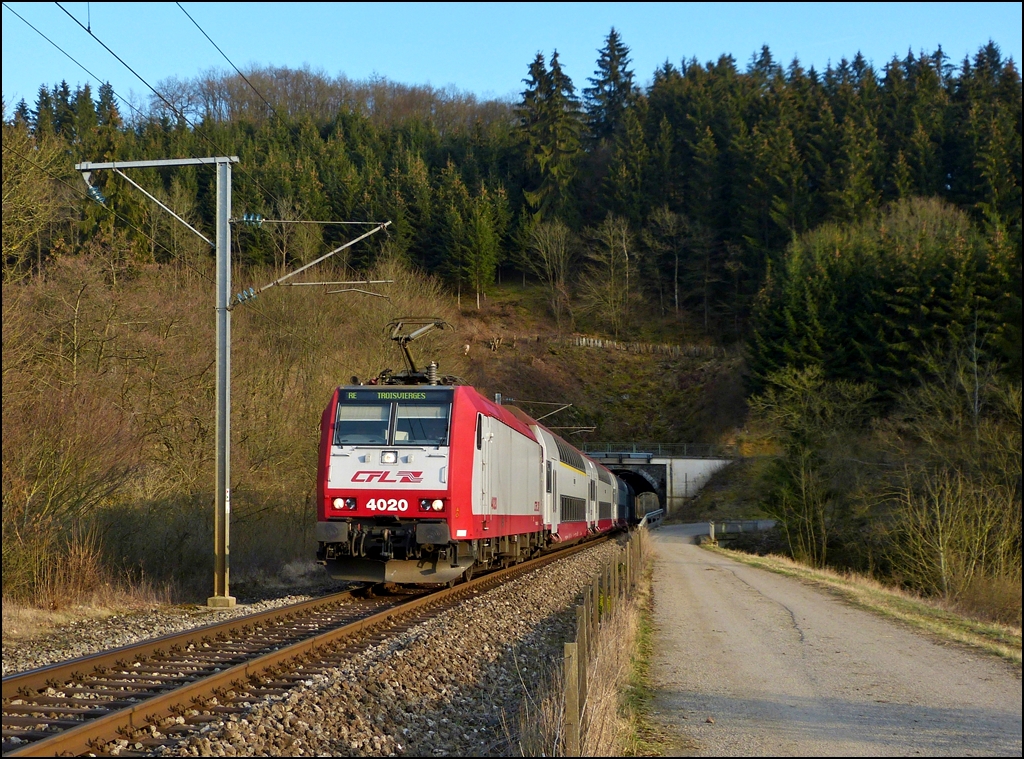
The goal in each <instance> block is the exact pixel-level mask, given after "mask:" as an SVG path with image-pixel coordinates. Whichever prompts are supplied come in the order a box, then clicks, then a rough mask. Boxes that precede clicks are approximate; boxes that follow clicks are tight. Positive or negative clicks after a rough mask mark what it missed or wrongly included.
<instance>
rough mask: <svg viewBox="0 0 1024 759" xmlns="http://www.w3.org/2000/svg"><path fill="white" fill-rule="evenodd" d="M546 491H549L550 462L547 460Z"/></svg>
mask: <svg viewBox="0 0 1024 759" xmlns="http://www.w3.org/2000/svg"><path fill="white" fill-rule="evenodd" d="M547 465H548V466H547V478H546V479H547V492H549V493H550V492H551V462H550V461H548V462H547Z"/></svg>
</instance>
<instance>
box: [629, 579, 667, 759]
mask: <svg viewBox="0 0 1024 759" xmlns="http://www.w3.org/2000/svg"><path fill="white" fill-rule="evenodd" d="M653 574H654V567H653V566H652V565H651V564H648V565H647V566H646V567H645V569H644V573H643V575H642V578H641V580H640V585H639V586H638V587H637V592H636V596H635V599H636V600H635V604H636V628H635V635H636V639H635V645H634V651H633V657H632V660H631V662H630V671H629V679H628V681H627V683H626V687H625V690H624V693H623V711H624V712H625V717H626V721H627V724H628V733H627V734H626V737H625V740H624V742H623V743H624V746H623V748H624V754H625V756H662V755H663V754H664V752H665V747H666V745H667V744H666V741H665V739H664V737H663V736H662V734H661V732H660V731H659V730H658V728H657V727H656V726H655V724H654V722H653V721H652V720H651V705H652V703H653V700H654V689H653V685H652V683H651V660H652V659H653V657H654V609H653V606H652V604H653V600H654V595H653V593H652V589H651V582H652V578H653Z"/></svg>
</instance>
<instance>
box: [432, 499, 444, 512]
mask: <svg viewBox="0 0 1024 759" xmlns="http://www.w3.org/2000/svg"><path fill="white" fill-rule="evenodd" d="M430 505H431V506H432V507H433V509H434V511H440V510H441V509H443V508H444V501H442V500H441V499H440V498H436V499H435V500H434V502H433V503H432V504H430Z"/></svg>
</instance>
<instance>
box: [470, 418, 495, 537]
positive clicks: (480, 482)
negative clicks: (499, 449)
mask: <svg viewBox="0 0 1024 759" xmlns="http://www.w3.org/2000/svg"><path fill="white" fill-rule="evenodd" d="M490 422H491V420H490V418H489V417H486V416H484V415H483V414H477V415H476V459H477V466H478V467H479V470H478V471H477V476H476V481H477V488H478V490H477V493H476V504H475V505H476V508H474V509H473V511H474V512H475V513H477V514H479V515H480V517H481V523H482V526H483V529H484V530H486V531H490V530H491V529H493V528H494V522H493V518H494V516H495V513H494V512H495V511H496V509H495V508H494V507H495V505H496V499H495V498H494V496H495V495H496V494H495V493H494V492H493V488H492V485H491V478H492V477H493V476H494V472H493V471H492V470H493V469H494V468H495V467H492V466H491V463H492V462H491V451H492V449H493V447H494V446H493V445H492V442H493V436H492V434H491V424H490Z"/></svg>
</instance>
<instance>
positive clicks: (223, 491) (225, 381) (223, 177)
mask: <svg viewBox="0 0 1024 759" xmlns="http://www.w3.org/2000/svg"><path fill="white" fill-rule="evenodd" d="M230 218H231V164H230V163H229V162H228V161H227V160H218V161H217V282H216V287H217V454H216V455H217V464H216V485H215V492H214V498H215V506H214V512H215V514H214V520H213V557H214V558H213V595H212V596H210V597H209V598H208V599H207V600H206V603H207V605H208V606H211V607H217V608H230V607H232V606H234V605H235V598H234V596H232V595H231V594H230V593H229V592H228V575H229V574H230V562H229V556H230V552H229V545H230V540H229V531H230V525H231V311H230V310H228V303H229V301H230V299H231V295H230V293H231V228H230V224H229V223H228V222H229V220H230Z"/></svg>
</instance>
